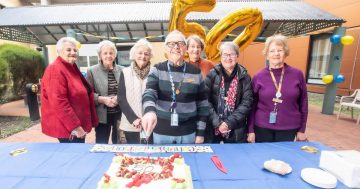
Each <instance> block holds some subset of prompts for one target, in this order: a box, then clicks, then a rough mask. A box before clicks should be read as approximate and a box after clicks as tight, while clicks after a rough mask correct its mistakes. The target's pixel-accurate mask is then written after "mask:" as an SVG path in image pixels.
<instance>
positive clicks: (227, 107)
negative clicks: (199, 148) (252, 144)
mask: <svg viewBox="0 0 360 189" xmlns="http://www.w3.org/2000/svg"><path fill="white" fill-rule="evenodd" d="M220 53H221V62H220V64H218V65H216V66H215V68H214V69H212V70H210V72H209V74H208V75H207V78H206V80H205V83H206V88H207V90H208V95H209V104H210V117H209V119H210V121H209V122H210V126H209V127H211V128H213V142H214V143H219V142H224V143H240V142H246V134H247V128H248V127H247V117H248V115H249V113H250V110H251V106H252V102H253V95H252V89H251V78H250V76H249V74H248V73H247V71H246V69H245V68H244V67H243V66H241V65H240V64H238V63H237V61H238V58H239V54H240V51H239V47H238V46H237V45H236V44H235V43H233V42H225V43H223V44H222V45H221V46H220Z"/></svg>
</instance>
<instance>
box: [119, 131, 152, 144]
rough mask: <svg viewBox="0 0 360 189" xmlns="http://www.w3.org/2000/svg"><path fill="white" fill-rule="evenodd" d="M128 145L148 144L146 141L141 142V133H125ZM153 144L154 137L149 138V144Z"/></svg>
mask: <svg viewBox="0 0 360 189" xmlns="http://www.w3.org/2000/svg"><path fill="white" fill-rule="evenodd" d="M124 134H125V138H126V143H127V144H146V141H144V140H140V132H129V131H124ZM152 143H153V135H152V133H151V135H150V137H149V144H152Z"/></svg>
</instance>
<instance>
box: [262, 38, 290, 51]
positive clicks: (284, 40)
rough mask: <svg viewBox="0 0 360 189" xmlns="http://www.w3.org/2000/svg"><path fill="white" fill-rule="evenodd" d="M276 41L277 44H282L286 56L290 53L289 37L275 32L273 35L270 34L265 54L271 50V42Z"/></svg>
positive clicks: (266, 42)
mask: <svg viewBox="0 0 360 189" xmlns="http://www.w3.org/2000/svg"><path fill="white" fill-rule="evenodd" d="M273 42H274V43H275V44H277V45H281V46H283V47H284V51H285V56H289V55H290V49H289V45H288V42H287V37H286V36H284V35H282V34H275V35H273V36H270V37H268V38H267V39H266V41H265V47H264V50H263V54H264V55H267V54H268V52H269V47H270V44H271V43H273Z"/></svg>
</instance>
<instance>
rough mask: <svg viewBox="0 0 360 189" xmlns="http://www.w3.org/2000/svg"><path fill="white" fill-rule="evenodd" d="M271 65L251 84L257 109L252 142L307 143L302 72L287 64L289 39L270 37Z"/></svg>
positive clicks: (267, 51)
mask: <svg viewBox="0 0 360 189" xmlns="http://www.w3.org/2000/svg"><path fill="white" fill-rule="evenodd" d="M263 53H264V55H265V56H266V59H267V60H268V61H269V66H268V67H266V68H264V69H263V70H261V71H260V72H258V73H257V74H256V75H255V76H254V78H253V81H252V87H253V90H254V107H253V111H252V114H251V116H250V123H249V136H248V141H249V142H280V141H294V139H295V137H296V139H297V140H299V141H304V140H306V135H305V128H306V121H307V114H308V99H307V90H306V82H305V79H304V76H303V73H302V72H301V71H300V70H298V69H296V68H294V67H291V66H289V65H288V64H286V63H285V59H286V57H287V56H289V47H288V44H287V38H286V37H285V36H283V35H274V36H271V37H269V38H267V40H266V42H265V48H264V51H263Z"/></svg>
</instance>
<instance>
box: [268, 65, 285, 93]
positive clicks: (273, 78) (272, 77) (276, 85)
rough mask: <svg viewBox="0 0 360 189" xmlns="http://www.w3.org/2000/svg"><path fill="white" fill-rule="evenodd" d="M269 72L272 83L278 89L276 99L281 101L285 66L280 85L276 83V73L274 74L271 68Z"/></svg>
mask: <svg viewBox="0 0 360 189" xmlns="http://www.w3.org/2000/svg"><path fill="white" fill-rule="evenodd" d="M269 71H270V75H271V79H272V81H273V83H274V85H275V88H276V94H275V97H276V99H279V98H280V97H281V87H282V82H283V79H284V73H285V66H283V67H282V70H281V77H280V81H279V84H277V83H276V79H275V76H274V73H273V72H272V70H271V68H269Z"/></svg>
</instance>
